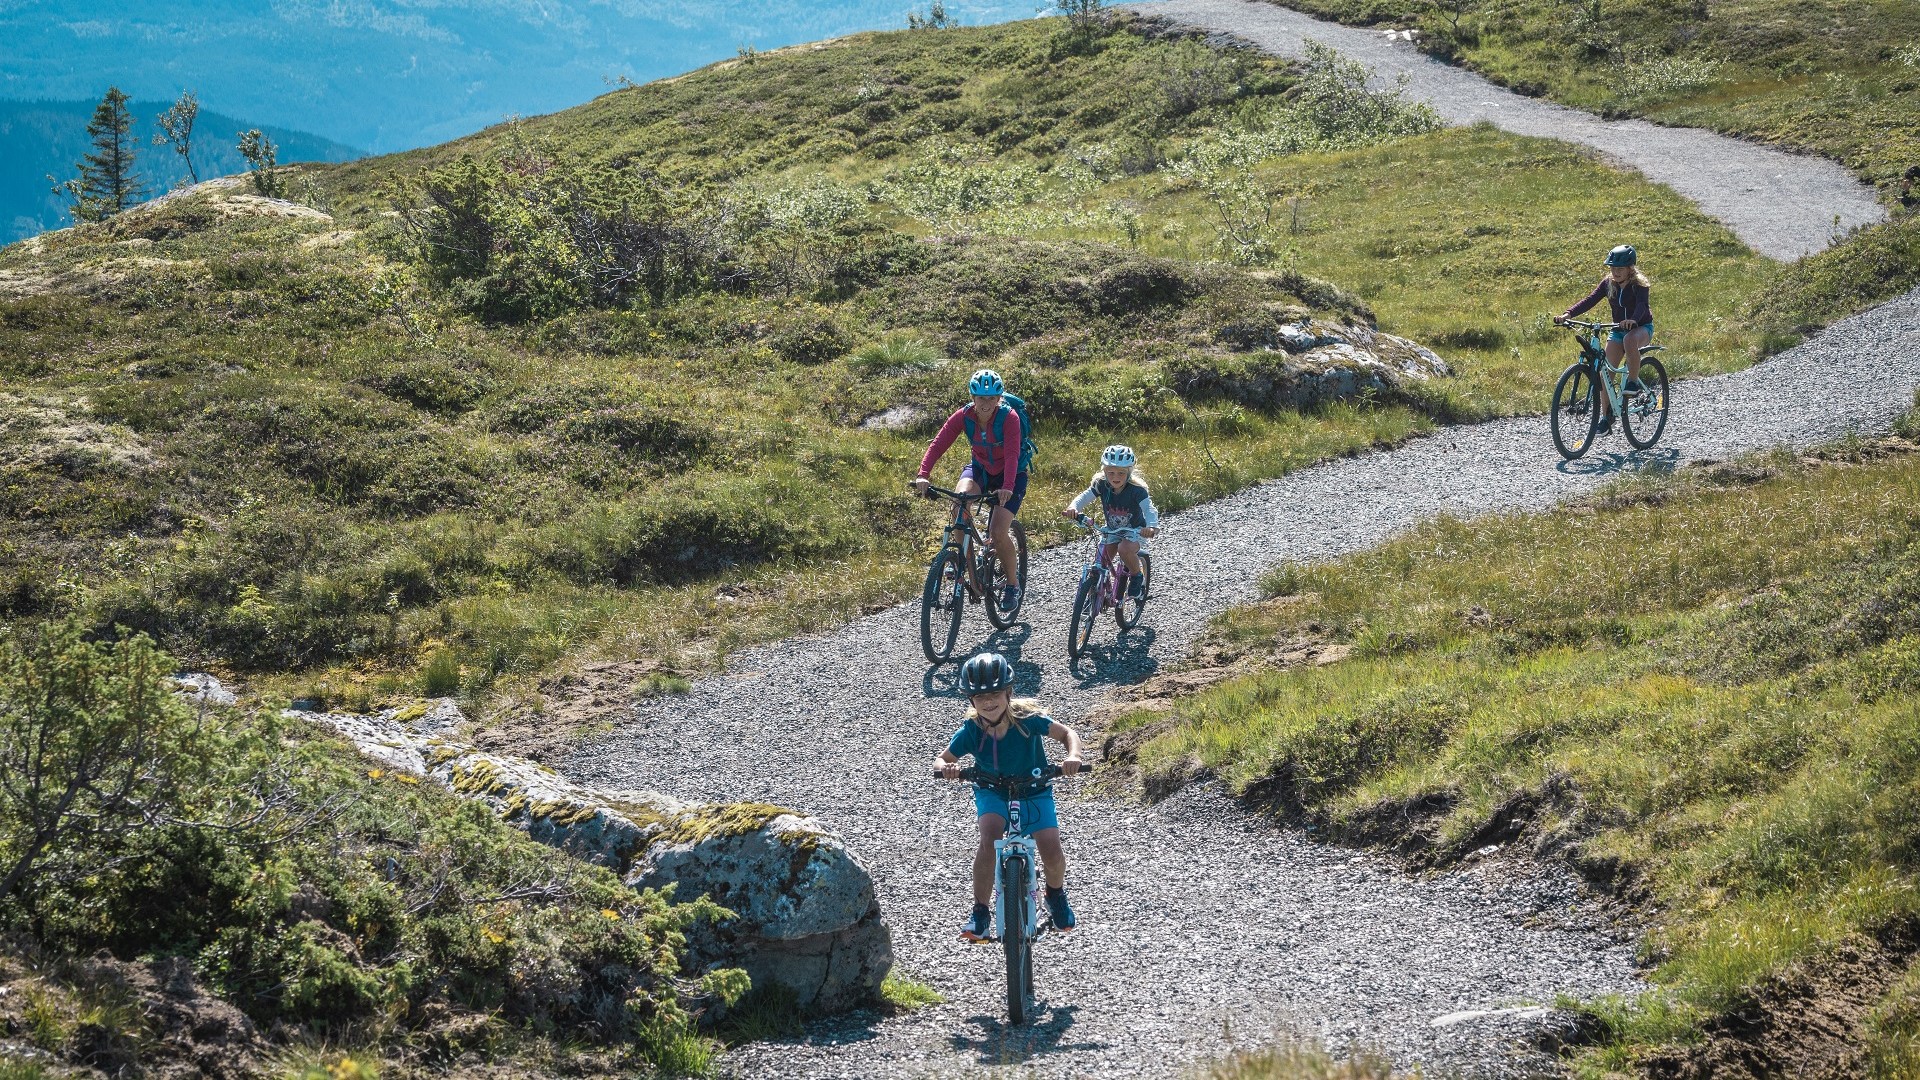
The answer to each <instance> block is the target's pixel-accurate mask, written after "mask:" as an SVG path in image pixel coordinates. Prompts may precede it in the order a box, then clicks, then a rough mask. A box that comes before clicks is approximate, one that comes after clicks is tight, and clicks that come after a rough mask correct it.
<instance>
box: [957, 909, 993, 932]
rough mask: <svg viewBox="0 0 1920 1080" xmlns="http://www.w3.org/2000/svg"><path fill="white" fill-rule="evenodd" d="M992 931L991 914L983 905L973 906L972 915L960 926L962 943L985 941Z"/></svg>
mask: <svg viewBox="0 0 1920 1080" xmlns="http://www.w3.org/2000/svg"><path fill="white" fill-rule="evenodd" d="M992 931H993V912H992V911H991V910H989V909H988V908H987V905H985V904H975V905H973V914H971V915H969V916H967V921H966V922H964V923H961V924H960V938H961V940H963V941H986V940H987V939H988V936H989V935H990V934H991V933H992Z"/></svg>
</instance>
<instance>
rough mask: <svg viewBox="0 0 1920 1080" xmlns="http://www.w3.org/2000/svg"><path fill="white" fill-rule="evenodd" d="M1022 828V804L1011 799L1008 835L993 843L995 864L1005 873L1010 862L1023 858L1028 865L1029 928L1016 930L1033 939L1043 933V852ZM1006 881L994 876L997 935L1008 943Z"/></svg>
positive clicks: (1008, 814)
mask: <svg viewBox="0 0 1920 1080" xmlns="http://www.w3.org/2000/svg"><path fill="white" fill-rule="evenodd" d="M1019 828H1020V803H1019V801H1018V800H1010V801H1009V802H1008V803H1007V833H1006V835H1005V836H1002V837H1001V838H1000V839H998V840H995V841H994V842H993V861H994V865H995V866H997V867H1001V868H1002V869H1003V870H1004V868H1005V867H1006V865H1007V860H1009V859H1021V860H1022V861H1024V862H1025V863H1026V865H1027V874H1026V892H1027V905H1026V907H1027V910H1026V913H1025V914H1026V926H1024V927H1016V928H1014V930H1015V932H1022V933H1023V936H1024V937H1026V938H1028V939H1032V938H1034V937H1036V936H1038V935H1039V932H1040V900H1041V896H1040V849H1039V847H1038V845H1036V844H1035V843H1034V842H1033V838H1032V837H1030V836H1026V835H1023V834H1021V833H1020V831H1019ZM1004 881H1005V876H1004V874H1003V873H996V874H995V875H994V886H993V889H994V892H993V928H994V932H995V934H996V936H998V937H999V938H1000V939H1001V940H1002V941H1005V940H1006V937H1007V933H1008V930H1009V928H1008V926H1007V916H1008V907H1009V905H1008V902H1007V901H1008V897H1007V895H1006V889H1005V888H1004V887H1003V883H1004Z"/></svg>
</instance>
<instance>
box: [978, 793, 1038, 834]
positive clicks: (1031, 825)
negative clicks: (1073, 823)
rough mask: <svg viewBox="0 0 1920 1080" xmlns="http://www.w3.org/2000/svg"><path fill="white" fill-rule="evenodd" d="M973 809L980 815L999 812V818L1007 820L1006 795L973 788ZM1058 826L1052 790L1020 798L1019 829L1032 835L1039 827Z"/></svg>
mask: <svg viewBox="0 0 1920 1080" xmlns="http://www.w3.org/2000/svg"><path fill="white" fill-rule="evenodd" d="M973 810H974V813H975V814H976V815H978V816H980V817H986V816H987V815H988V814H999V815H1000V820H1002V821H1005V820H1007V797H1006V796H1005V795H1002V794H1000V793H999V792H997V791H988V790H987V789H986V788H983V787H977V788H974V789H973ZM1059 827H1060V815H1059V814H1058V813H1057V812H1056V811H1055V810H1054V808H1053V792H1052V791H1051V790H1047V791H1042V792H1040V793H1039V794H1037V795H1029V796H1027V797H1026V798H1024V799H1021V800H1020V831H1022V832H1024V833H1027V834H1028V835H1032V834H1034V833H1037V832H1039V831H1040V830H1041V829H1057V828H1059Z"/></svg>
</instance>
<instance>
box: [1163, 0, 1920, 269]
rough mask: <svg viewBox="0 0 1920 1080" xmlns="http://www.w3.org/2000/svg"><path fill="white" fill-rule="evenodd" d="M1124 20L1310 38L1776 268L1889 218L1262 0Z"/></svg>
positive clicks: (1302, 41)
mask: <svg viewBox="0 0 1920 1080" xmlns="http://www.w3.org/2000/svg"><path fill="white" fill-rule="evenodd" d="M1126 10H1130V11H1133V12H1134V13H1136V14H1138V15H1141V16H1144V17H1146V18H1150V19H1156V20H1163V21H1165V22H1167V23H1170V24H1172V25H1175V26H1178V27H1182V28H1185V29H1191V30H1196V31H1200V32H1202V33H1204V34H1206V35H1207V36H1208V37H1209V38H1210V39H1212V40H1216V41H1238V42H1240V43H1244V44H1249V45H1252V46H1254V47H1256V48H1259V49H1262V50H1264V51H1266V52H1269V53H1272V54H1274V55H1276V56H1285V57H1289V58H1292V59H1296V60H1297V59H1300V58H1302V57H1304V56H1305V55H1306V41H1307V40H1308V39H1312V40H1314V41H1318V42H1321V43H1322V44H1325V45H1330V46H1332V47H1333V48H1335V49H1337V50H1339V51H1340V52H1342V53H1345V54H1346V55H1347V56H1348V57H1350V58H1352V59H1354V60H1358V61H1360V62H1361V63H1364V64H1366V65H1367V66H1368V67H1370V68H1372V69H1373V73H1374V78H1375V81H1376V83H1378V84H1381V85H1391V84H1392V82H1393V81H1394V80H1395V79H1397V78H1399V77H1400V76H1401V75H1405V76H1406V77H1407V80H1408V90H1409V96H1410V97H1412V98H1414V99H1416V100H1422V101H1426V102H1429V103H1431V104H1432V105H1433V107H1434V109H1435V111H1437V112H1438V113H1439V114H1440V116H1441V118H1442V119H1444V120H1446V121H1447V122H1448V123H1450V124H1472V123H1477V122H1479V121H1482V120H1485V121H1488V122H1490V123H1492V124H1493V125H1494V126H1496V127H1499V128H1502V129H1504V130H1507V131H1511V132H1514V133H1516V134H1520V135H1539V136H1544V137H1547V138H1553V139H1564V140H1566V141H1567V142H1574V143H1582V144H1584V145H1587V146H1591V147H1593V148H1594V149H1596V150H1598V151H1600V152H1601V154H1603V155H1604V156H1605V157H1607V158H1608V159H1610V160H1611V161H1613V162H1615V163H1616V164H1619V165H1622V166H1624V167H1626V168H1629V169H1634V170H1637V171H1638V172H1639V173H1640V174H1641V175H1642V176H1645V177H1646V178H1647V179H1649V180H1652V181H1653V182H1655V183H1658V184H1665V185H1667V186H1668V187H1670V188H1672V189H1673V190H1675V191H1677V192H1679V193H1680V194H1682V195H1685V196H1686V197H1687V198H1689V199H1692V200H1693V201H1694V203H1695V204H1697V205H1698V206H1699V207H1700V209H1701V210H1703V211H1705V212H1706V213H1707V214H1709V215H1711V216H1712V217H1714V218H1716V219H1718V220H1719V221H1720V222H1722V223H1724V224H1725V225H1726V226H1727V227H1728V228H1729V229H1732V230H1733V233H1734V235H1735V236H1738V237H1739V238H1740V239H1741V241H1742V242H1744V243H1745V244H1746V245H1747V246H1748V247H1750V248H1752V249H1753V250H1754V251H1757V252H1759V253H1760V254H1762V255H1766V256H1768V257H1770V258H1774V259H1780V260H1783V261H1786V260H1792V259H1797V258H1799V257H1800V256H1802V255H1809V254H1812V253H1813V252H1816V251H1823V250H1825V249H1826V248H1827V246H1828V245H1830V244H1832V243H1833V241H1834V240H1835V239H1836V238H1837V237H1840V236H1844V235H1846V234H1847V233H1848V232H1850V231H1852V230H1853V229H1857V228H1859V227H1861V226H1863V225H1874V224H1878V223H1880V222H1882V221H1885V220H1886V218H1887V213H1886V209H1885V208H1884V207H1882V206H1881V205H1880V204H1879V202H1878V201H1877V200H1876V199H1875V198H1874V193H1873V189H1872V188H1870V187H1868V186H1867V185H1865V184H1862V183H1861V182H1860V181H1858V180H1856V179H1854V178H1853V176H1852V175H1851V174H1849V173H1848V172H1847V170H1846V169H1845V168H1843V167H1841V166H1840V165H1839V164H1838V163H1836V162H1832V161H1828V160H1826V159H1825V158H1818V157H1812V156H1810V155H1803V154H1791V153H1786V152H1783V151H1781V150H1778V149H1775V148H1773V147H1769V146H1765V145H1762V144H1760V143H1754V142H1747V141H1744V140H1741V139H1736V138H1732V137H1731V136H1727V135H1719V134H1716V133H1714V132H1711V131H1703V130H1701V129H1699V128H1682V127H1664V126H1662V125H1659V124H1654V123H1649V122H1648V121H1645V120H1602V119H1600V118H1599V117H1597V116H1594V115H1592V114H1591V113H1584V112H1581V111H1579V110H1577V109H1569V108H1567V107H1566V106H1564V105H1555V104H1553V103H1552V102H1550V101H1546V100H1543V99H1540V98H1530V97H1526V96H1523V95H1521V94H1516V93H1514V92H1513V91H1511V90H1504V89H1502V88H1500V87H1497V86H1495V85H1493V84H1492V83H1490V82H1488V81H1487V80H1485V79H1483V78H1481V77H1480V76H1478V75H1475V74H1474V73H1473V72H1471V71H1468V70H1466V69H1465V68H1459V67H1454V66H1452V65H1450V64H1446V63H1442V62H1441V61H1439V60H1435V59H1434V58H1432V57H1430V56H1428V55H1426V54H1425V53H1422V52H1421V51H1420V50H1419V48H1418V47H1417V46H1415V45H1414V43H1413V42H1412V41H1410V40H1407V38H1406V36H1405V35H1401V34H1387V33H1382V32H1381V31H1379V30H1369V29H1364V28H1361V27H1353V26H1341V25H1340V24H1338V23H1331V22H1326V21H1323V20H1321V19H1316V18H1314V17H1313V16H1311V15H1306V14H1302V13H1301V12H1298V11H1293V10H1290V9H1288V8H1284V7H1280V6H1279V5H1277V4H1271V3H1264V2H1261V0H1154V2H1152V3H1141V4H1131V5H1127V6H1126Z"/></svg>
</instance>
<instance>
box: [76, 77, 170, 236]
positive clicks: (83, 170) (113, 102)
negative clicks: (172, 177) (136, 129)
mask: <svg viewBox="0 0 1920 1080" xmlns="http://www.w3.org/2000/svg"><path fill="white" fill-rule="evenodd" d="M127 100H128V99H127V95H125V94H123V93H121V92H120V88H119V87H117V86H110V87H108V88H107V96H106V97H104V98H101V99H100V104H99V105H98V106H96V107H95V108H94V110H93V119H92V120H90V121H88V123H87V134H88V135H91V136H92V137H93V152H92V153H90V154H88V155H87V156H86V157H85V158H83V159H81V161H80V162H79V164H78V165H77V166H76V167H77V168H78V169H79V170H80V175H78V176H76V177H74V178H73V179H71V180H68V181H66V182H64V183H61V184H56V185H55V186H54V189H53V191H54V194H56V195H66V196H67V197H68V198H70V199H72V200H73V203H72V205H71V206H70V207H69V209H70V210H71V211H72V213H73V218H74V220H75V221H101V220H104V219H106V218H109V217H112V216H113V215H115V214H117V213H119V212H120V211H122V210H125V209H126V208H127V207H129V206H132V205H133V204H134V203H137V202H139V201H140V198H141V196H143V195H145V194H146V193H147V189H146V185H144V184H142V183H141V182H140V178H139V177H138V176H136V175H135V174H134V171H133V144H134V139H133V114H132V113H130V112H128V111H127Z"/></svg>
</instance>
